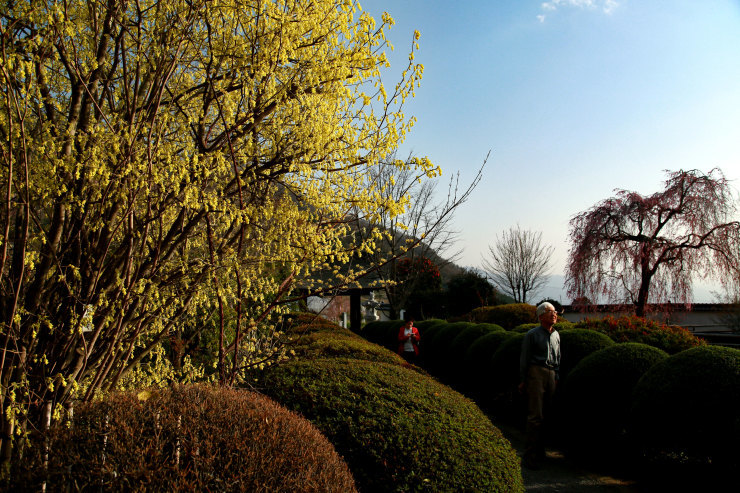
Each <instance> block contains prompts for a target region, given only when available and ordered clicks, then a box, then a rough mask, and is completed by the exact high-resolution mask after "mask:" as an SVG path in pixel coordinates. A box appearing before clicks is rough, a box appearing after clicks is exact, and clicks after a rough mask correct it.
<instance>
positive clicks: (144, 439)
mask: <svg viewBox="0 0 740 493" xmlns="http://www.w3.org/2000/svg"><path fill="white" fill-rule="evenodd" d="M44 438H46V439H48V444H49V462H48V471H44V466H43V462H44V447H43V446H42V443H43V441H44ZM35 441H36V442H37V443H35V446H33V447H31V448H30V449H29V450H28V451H27V452H26V454H25V455H24V457H23V458H22V459H20V460H16V461H15V462H14V463H13V469H14V470H13V471H12V474H11V478H12V482H11V483H10V484H8V485H6V486H9V489H12V490H15V491H41V489H40V488H41V484H42V482H43V481H46V489H47V491H66V490H67V488H69V486H70V485H74V489H75V490H76V491H82V490H85V491H87V490H90V491H229V490H234V489H238V490H240V491H306V492H307V491H312V492H316V493H319V492H328V491H333V492H337V493H344V492H346V491H356V489H355V486H354V480H353V478H352V476H351V474H350V472H349V469H348V467H347V464H346V463H345V462H344V461H343V460H342V459H341V457H340V456H339V455H338V454H337V453H336V451H335V450H334V448H333V446H332V445H331V443H329V441H327V439H326V438H325V437H324V436H323V435H322V434H321V433H320V432H319V431H318V430H317V429H316V428H315V427H314V426H313V425H312V424H311V423H310V422H308V421H307V420H305V419H304V418H302V417H300V416H298V415H296V414H295V413H293V412H290V411H288V410H286V409H285V408H283V407H281V406H279V405H277V404H276V403H275V402H273V401H271V400H269V399H268V398H266V397H264V396H261V395H259V394H256V393H253V392H248V391H245V390H229V389H226V388H216V387H211V386H207V385H197V386H185V387H172V388H170V389H168V390H151V391H142V392H139V393H138V394H135V393H122V394H114V395H111V396H110V397H108V398H106V399H105V400H102V401H97V402H93V403H87V404H81V405H78V406H77V407H76V408H75V413H74V423H73V425H72V426H66V425H64V424H60V425H58V426H55V427H53V428H52V429H51V430H50V431H49V432H48V433H47V434H46V435H45V436H43V437H42V436H37V437H35ZM235 485H238V487H236V486H235Z"/></svg>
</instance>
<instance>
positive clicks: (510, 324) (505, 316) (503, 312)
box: [470, 303, 537, 330]
mask: <svg viewBox="0 0 740 493" xmlns="http://www.w3.org/2000/svg"><path fill="white" fill-rule="evenodd" d="M470 318H471V320H473V321H474V322H486V323H492V324H498V325H500V326H501V327H503V328H504V329H506V330H511V329H513V328H514V327H516V326H517V325H521V324H526V323H537V307H535V306H534V305H529V304H527V303H510V304H507V305H497V306H482V307H480V308H476V309H475V310H473V311H472V312H470Z"/></svg>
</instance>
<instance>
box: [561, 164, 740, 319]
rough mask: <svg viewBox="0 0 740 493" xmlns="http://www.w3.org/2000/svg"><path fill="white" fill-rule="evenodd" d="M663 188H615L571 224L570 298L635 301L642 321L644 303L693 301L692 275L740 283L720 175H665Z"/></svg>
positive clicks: (730, 207) (739, 225) (730, 205)
mask: <svg viewBox="0 0 740 493" xmlns="http://www.w3.org/2000/svg"><path fill="white" fill-rule="evenodd" d="M665 183H666V187H665V190H664V191H662V192H658V193H655V194H653V195H649V196H642V195H640V194H638V193H636V192H630V191H626V190H618V191H617V195H616V197H612V198H610V199H607V200H604V201H603V202H600V203H598V204H596V205H595V206H594V207H593V208H591V209H589V210H588V211H586V212H583V213H581V214H579V215H577V216H576V217H574V218H573V219H572V220H571V222H570V237H571V241H572V247H571V250H570V254H569V259H568V267H567V277H566V286H567V288H568V294H569V295H570V296H571V297H580V296H588V297H590V298H591V299H593V300H596V299H597V298H598V297H606V298H608V299H609V301H611V302H612V303H632V304H634V306H635V314H636V315H638V316H643V315H644V314H645V311H646V310H647V309H648V308H649V305H648V302H650V303H666V302H669V301H676V300H680V301H684V302H690V301H691V295H692V292H691V283H692V281H693V279H694V277H695V276H697V275H700V276H703V277H704V278H714V279H718V280H722V281H723V282H724V283H737V282H738V280H740V267H739V266H740V258H738V257H739V256H740V222H738V221H733V220H732V219H733V217H734V216H735V215H736V212H737V208H736V207H735V204H734V197H733V194H732V190H731V188H730V186H729V183H728V182H727V180H726V179H725V177H724V175H723V174H722V172H721V171H720V170H719V169H714V170H712V171H711V172H710V173H709V174H708V175H705V174H703V173H701V172H700V171H698V170H692V171H682V170H681V171H676V172H669V173H668V179H667V180H666V182H665ZM735 285H736V284H735Z"/></svg>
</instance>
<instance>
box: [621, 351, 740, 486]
mask: <svg viewBox="0 0 740 493" xmlns="http://www.w3.org/2000/svg"><path fill="white" fill-rule="evenodd" d="M739 409H740V350H737V349H732V348H727V347H720V346H703V347H696V348H692V349H687V350H686V351H683V352H680V353H678V354H675V355H672V356H671V357H669V358H667V359H665V360H664V361H662V362H660V363H658V364H656V365H655V366H653V367H652V368H650V369H649V370H648V371H647V373H645V375H644V376H643V377H642V378H641V379H640V381H639V382H638V383H637V386H636V387H635V390H634V393H633V400H632V409H631V421H632V429H631V433H632V435H633V436H634V437H635V439H637V440H639V442H640V446H641V448H642V450H643V453H645V454H646V457H648V458H649V459H656V458H659V459H660V462H662V463H663V464H665V463H666V462H670V464H669V465H671V466H674V467H673V472H675V473H682V472H684V473H685V472H690V473H694V472H696V471H694V470H693V468H692V467H690V466H696V467H701V466H704V467H705V469H702V470H703V471H704V472H710V471H715V472H720V470H724V471H732V470H733V469H734V470H735V471H736V470H737V467H739V466H740V454H738V451H737V444H738V443H740V413H738V410H739Z"/></svg>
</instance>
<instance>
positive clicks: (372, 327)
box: [360, 320, 385, 345]
mask: <svg viewBox="0 0 740 493" xmlns="http://www.w3.org/2000/svg"><path fill="white" fill-rule="evenodd" d="M381 334H382V335H381ZM360 335H361V336H362V337H364V338H365V339H367V340H368V341H370V342H374V343H375V344H381V345H382V341H383V337H385V324H384V322H381V321H380V320H376V321H374V322H368V323H366V324H365V325H364V326H363V327H362V330H361V331H360Z"/></svg>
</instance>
